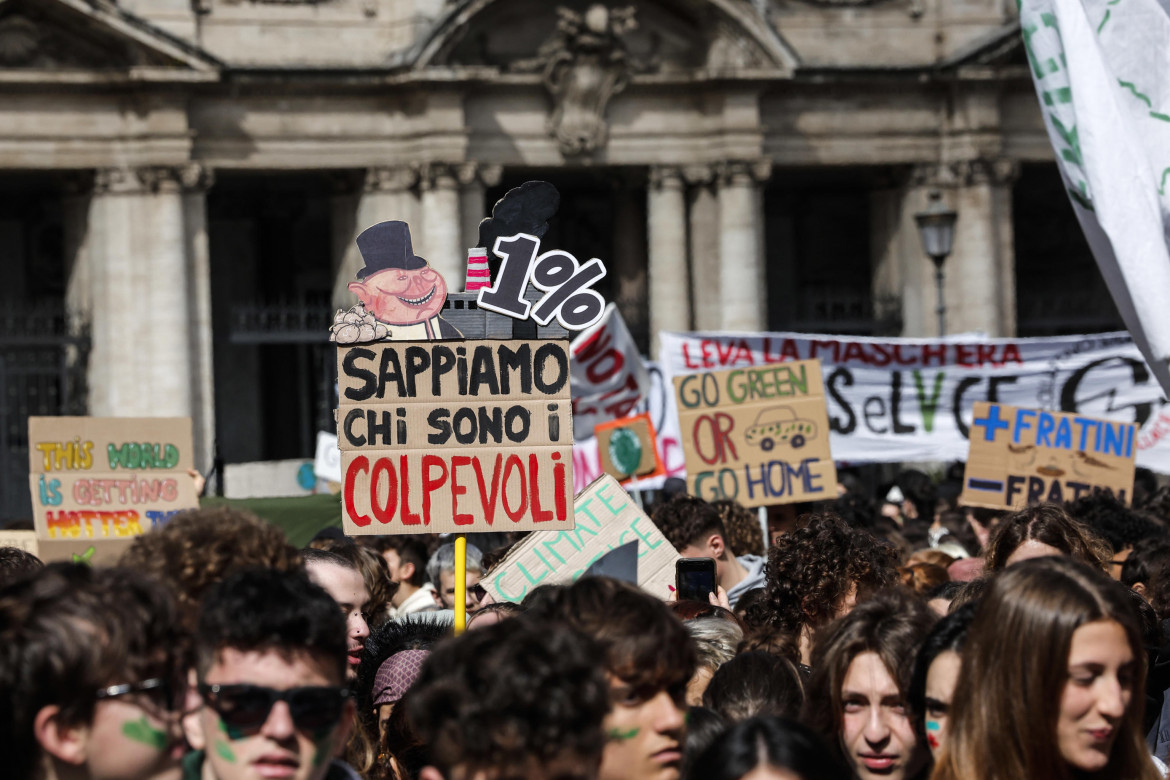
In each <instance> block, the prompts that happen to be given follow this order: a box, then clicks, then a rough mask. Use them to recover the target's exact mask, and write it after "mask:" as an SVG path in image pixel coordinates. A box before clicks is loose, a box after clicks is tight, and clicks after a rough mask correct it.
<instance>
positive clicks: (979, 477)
mask: <svg viewBox="0 0 1170 780" xmlns="http://www.w3.org/2000/svg"><path fill="white" fill-rule="evenodd" d="M973 411H974V419H973V421H972V424H971V450H970V453H969V454H968V456H967V468H966V470H965V471H964V472H963V492H962V494H961V495H960V496H959V501H960V502H962V503H963V504H966V505H968V506H982V507H989V508H992V509H1023V508H1024V507H1026V506H1030V505H1032V504H1038V503H1043V502H1049V501H1054V502H1058V503H1059V502H1063V501H1073V500H1075V499H1077V498H1079V497H1080V496H1083V495H1086V494H1088V493H1090V492H1092V490H1093V489H1095V488H1097V489H1100V488H1108V489H1109V490H1111V491H1112V492H1113V494H1114V495H1115V496H1117V498H1118V499H1119V500H1120V501H1121V502H1122V503H1125V504H1128V503H1129V501H1130V497H1131V493H1132V491H1133V475H1134V457H1135V455H1136V454H1137V442H1136V439H1137V425H1136V424H1135V423H1124V422H1115V421H1112V420H1098V419H1094V418H1091V417H1085V416H1083V415H1079V414H1066V413H1064V412H1049V411H1045V410H1043V409H1025V408H1022V407H1018V406H1008V405H1006V404H994V403H988V402H986V401H980V402H978V403H976V404H975V405H974V409H973Z"/></svg>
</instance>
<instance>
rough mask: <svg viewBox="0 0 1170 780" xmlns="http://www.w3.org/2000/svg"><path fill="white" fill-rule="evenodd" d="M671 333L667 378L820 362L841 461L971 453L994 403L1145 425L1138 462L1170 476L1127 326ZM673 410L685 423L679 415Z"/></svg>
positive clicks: (664, 356)
mask: <svg viewBox="0 0 1170 780" xmlns="http://www.w3.org/2000/svg"><path fill="white" fill-rule="evenodd" d="M660 338H661V352H660V356H659V359H660V362H661V364H662V368H663V372H664V373H665V374H666V375H667V377H668V378H669V377H671V376H676V375H680V374H693V373H695V372H699V371H722V370H725V369H729V368H739V367H746V366H756V365H764V364H767V363H776V362H783V361H787V360H809V359H819V360H820V361H821V367H822V372H823V375H824V382H825V398H826V402H827V404H828V411H829V427H830V443H831V446H832V451H833V458H834V459H835V460H836V461H838V462H843V463H867V462H869V463H873V462H898V461H923V460H939V461H947V460H963V459H965V458H966V456H967V435H968V431H969V428H970V425H971V407H972V405H973V404H974V403H975V402H976V401H993V402H999V403H1004V404H1011V405H1013V406H1027V407H1033V408H1038V409H1048V410H1052V411H1062V412H1070V413H1075V414H1083V415H1085V416H1088V417H1097V418H1105V419H1112V420H1118V421H1122V422H1136V423H1138V425H1139V431H1138V438H1137V442H1138V454H1137V465H1139V466H1145V467H1147V468H1150V469H1153V470H1155V471H1159V472H1162V473H1170V407H1168V406H1167V402H1166V401H1165V400H1164V399H1163V397H1162V390H1161V388H1160V387H1159V385H1158V382H1157V380H1156V379H1155V378H1154V376H1153V374H1152V373H1151V372H1150V370H1149V368H1148V367H1147V366H1146V363H1145V361H1143V360H1142V357H1141V354H1140V353H1139V352H1138V349H1137V347H1136V346H1135V345H1134V343H1133V340H1132V339H1131V338H1130V337H1129V335H1128V334H1127V333H1124V332H1123V333H1101V334H1094V335H1088V336H1067V337H1060V338H1045V339H978V340H975V339H969V340H968V339H962V338H960V337H956V338H953V339H948V340H943V341H932V340H925V339H885V340H883V339H866V338H848V337H838V336H821V335H810V334H798V333H750V334H729V333H709V334H707V333H662V334H660ZM672 411H673V410H672ZM664 417H665V420H666V421H667V425H677V424H678V423H677V420H678V418H677V412H675V413H673V414H670V413H668V414H666V415H664ZM661 435H665V436H667V437H670V436H675V437H677V435H678V432H677V429H673V430H672V429H670V428H667V429H666V430H665V431H664V432H663V433H662V434H661Z"/></svg>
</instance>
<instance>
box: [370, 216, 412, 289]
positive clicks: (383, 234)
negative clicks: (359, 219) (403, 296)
mask: <svg viewBox="0 0 1170 780" xmlns="http://www.w3.org/2000/svg"><path fill="white" fill-rule="evenodd" d="M357 246H358V251H360V252H361V253H362V259H363V260H365V261H366V266H365V268H362V269H360V270H359V271H358V272H357V278H359V279H365V278H366V277H367V276H369V275H370V274H376V273H378V271H385V270H386V269H387V268H401V269H403V270H405V271H416V270H418V269H419V268H426V266H427V261H426V260H423V259H422V258H421V257H417V256H415V254H414V249H413V248H412V247H411V245H410V225H408V224H406V223H405V222H379V223H378V224H377V225H374V226H372V227H368V228H366V229H365V230H363V231H362V232H361V234H360V235H358V237H357Z"/></svg>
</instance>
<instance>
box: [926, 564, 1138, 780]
mask: <svg viewBox="0 0 1170 780" xmlns="http://www.w3.org/2000/svg"><path fill="white" fill-rule="evenodd" d="M1098 620H1113V621H1116V622H1117V623H1118V624H1119V625H1121V627H1122V628H1123V629H1124V630H1125V634H1126V637H1127V638H1128V639H1129V646H1130V649H1131V651H1132V652H1133V656H1134V660H1135V661H1136V664H1135V667H1136V671H1135V673H1134V676H1133V682H1132V683H1131V694H1132V696H1131V698H1130V703H1129V708H1128V711H1127V712H1126V713H1125V715H1124V717H1123V718H1122V719H1121V722H1120V723H1119V725H1118V734H1117V738H1116V741H1115V742H1114V745H1113V752H1112V754H1111V755H1110V757H1109V764H1108V765H1107V766H1106V767H1105V769H1103V770H1102V771H1101V772H1100V773H1099V776H1100V777H1103V778H1104V777H1107V778H1111V780H1112V779H1116V780H1156V779H1157V778H1158V777H1159V775H1158V772H1157V770H1156V769H1155V768H1154V764H1153V762H1152V761H1151V760H1150V757H1149V753H1148V751H1147V749H1146V743H1145V739H1144V738H1143V733H1142V722H1141V719H1142V706H1143V704H1144V701H1145V700H1144V698H1143V691H1144V690H1145V678H1146V672H1145V663H1144V659H1145V652H1144V650H1143V648H1142V643H1141V635H1140V633H1139V630H1138V626H1137V620H1136V618H1135V616H1134V614H1133V607H1132V606H1131V604H1130V603H1129V597H1128V596H1127V595H1126V593H1125V589H1124V588H1123V587H1122V586H1121V585H1119V584H1117V583H1115V582H1113V581H1112V580H1110V579H1109V578H1108V577H1106V576H1105V575H1104V574H1103V573H1101V572H1099V571H1096V570H1094V569H1092V568H1090V567H1089V566H1087V565H1085V564H1083V563H1080V562H1078V561H1075V560H1073V559H1071V558H1065V557H1061V558H1038V559H1035V560H1029V561H1023V562H1021V563H1019V564H1017V565H1015V566H1012V567H1010V568H1008V569H1007V570H1005V571H1004V572H1002V573H1001V574H999V575H998V576H997V577H996V578H995V579H994V580H992V582H991V586H990V588H989V589H988V591H987V593H986V594H985V595H984V596H983V598H982V600H981V601H980V604H979V607H978V610H977V612H976V613H975V620H974V622H973V623H972V624H971V630H970V632H969V633H968V635H967V640H966V643H965V645H964V648H963V667H962V672H961V674H960V675H959V680H958V685H957V687H956V689H955V695H954V699H953V700H952V702H951V718H950V724H949V726H948V730H947V739H946V742H945V744H944V746H943V751H942V754H941V755H940V756H939V759H938V763H937V764H936V766H935V769H934V773H933V774H932V775H931V780H1018V778H1028V780H1069V778H1071V777H1072V776H1073V772H1072V770H1071V768H1070V767H1069V766H1068V764H1067V762H1066V761H1065V760H1064V758H1063V757H1062V755H1061V753H1060V748H1059V745H1058V743H1057V739H1056V724H1057V719H1058V718H1059V717H1060V700H1061V695H1062V693H1063V691H1064V686H1065V684H1066V683H1067V682H1068V656H1069V650H1070V648H1071V646H1072V639H1073V633H1074V632H1075V631H1076V630H1077V629H1078V628H1079V627H1081V626H1083V625H1086V624H1088V623H1093V622H1095V621H1098ZM992 746H994V748H992Z"/></svg>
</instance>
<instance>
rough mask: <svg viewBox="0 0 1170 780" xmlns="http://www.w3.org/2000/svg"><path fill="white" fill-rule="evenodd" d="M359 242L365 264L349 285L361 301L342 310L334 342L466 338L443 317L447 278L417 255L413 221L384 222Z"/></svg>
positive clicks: (332, 330)
mask: <svg viewBox="0 0 1170 780" xmlns="http://www.w3.org/2000/svg"><path fill="white" fill-rule="evenodd" d="M357 246H358V250H359V251H360V252H361V254H362V259H363V260H364V261H365V266H364V267H363V268H361V269H360V270H359V271H358V272H357V278H358V280H357V281H356V282H350V284H349V289H350V291H351V292H352V293H354V294H355V295H356V296H357V297H358V299H359V300H360V303H358V304H357V305H356V306H354V307H353V308H352V309H350V310H349V311H340V310H339V311H338V312H337V314H336V316H335V317H334V318H333V326H332V327H331V328H330V329H329V334H330V335H329V340H330V341H335V342H337V343H338V344H356V343H358V342H365V341H386V340H389V341H437V340H440V339H458V338H462V337H463V334H462V333H460V332H459V330H458V329H457V328H455V327H454V326H453V325H451V324H450V323H448V322H447V321H446V320H444V319H443V318H442V317H440V316H439V312H441V311H442V310H443V302H444V301H446V300H447V282H446V281H445V280H444V279H443V275H442V274H440V273H439V272H438V271H436V270H435V269H433V268H431V267H430V265H429V264H428V263H427V261H426V260H424V259H423V258H421V257H418V256H417V255H415V253H414V248H413V247H412V246H411V241H410V226H409V225H407V224H406V223H405V222H397V221H392V222H379V223H378V224H376V225H374V226H372V227H369V228H367V229H366V230H364V231H362V233H361V234H360V235H359V236H358V237H357Z"/></svg>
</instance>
